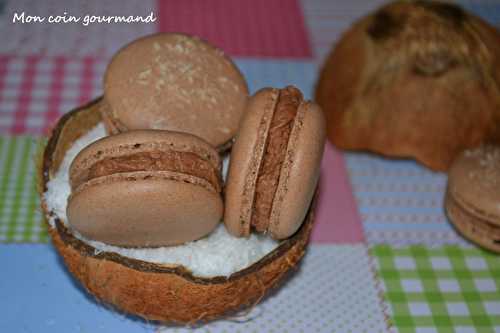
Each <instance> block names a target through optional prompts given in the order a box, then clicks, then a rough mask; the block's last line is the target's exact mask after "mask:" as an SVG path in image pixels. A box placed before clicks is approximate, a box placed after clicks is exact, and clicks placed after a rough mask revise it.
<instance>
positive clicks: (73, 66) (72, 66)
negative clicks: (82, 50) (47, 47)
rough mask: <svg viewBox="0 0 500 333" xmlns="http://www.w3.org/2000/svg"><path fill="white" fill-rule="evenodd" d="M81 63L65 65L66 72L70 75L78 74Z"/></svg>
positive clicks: (75, 62) (71, 62)
mask: <svg viewBox="0 0 500 333" xmlns="http://www.w3.org/2000/svg"><path fill="white" fill-rule="evenodd" d="M82 67H83V62H82V61H69V62H67V63H66V66H65V68H64V69H65V70H66V72H71V73H72V74H80V72H81V71H82Z"/></svg>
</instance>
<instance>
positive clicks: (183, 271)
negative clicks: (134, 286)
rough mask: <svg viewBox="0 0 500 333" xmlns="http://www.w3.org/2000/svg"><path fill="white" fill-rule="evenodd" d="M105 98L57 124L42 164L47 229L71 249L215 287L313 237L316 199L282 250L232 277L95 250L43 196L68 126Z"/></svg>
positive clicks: (61, 119)
mask: <svg viewBox="0 0 500 333" xmlns="http://www.w3.org/2000/svg"><path fill="white" fill-rule="evenodd" d="M102 99H103V96H100V97H97V98H96V99H94V100H92V101H90V102H88V103H86V104H84V105H81V106H78V107H76V108H75V109H72V110H71V111H69V112H67V113H66V114H64V115H63V116H62V117H61V118H60V119H59V120H58V121H57V123H56V125H55V127H54V128H53V130H52V132H51V134H50V137H49V140H48V142H47V144H46V146H45V148H44V149H43V154H42V163H41V167H40V177H39V181H40V183H41V184H40V185H41V186H40V187H39V188H40V192H41V193H40V196H41V206H42V211H43V213H44V217H45V222H46V224H47V227H48V228H51V229H55V231H56V232H57V233H58V235H59V237H60V238H61V240H62V241H63V242H64V244H66V245H68V246H71V247H72V248H74V249H75V250H77V251H78V252H79V253H81V254H82V255H84V256H86V257H92V258H95V259H100V260H109V261H112V262H115V263H117V264H120V265H123V266H125V267H127V268H129V269H133V270H137V271H140V272H146V273H162V274H174V275H176V276H181V277H182V278H184V279H185V280H187V281H189V282H192V283H196V284H202V285H213V284H223V283H227V282H233V281H235V280H238V279H240V278H243V277H245V276H247V275H249V274H251V273H254V272H257V271H259V270H260V269H262V268H263V267H265V266H267V265H269V264H271V263H272V262H273V261H274V260H275V259H278V258H280V257H281V256H283V255H284V254H286V253H287V252H288V250H289V249H291V248H292V247H293V246H294V245H295V244H296V243H297V242H298V241H299V240H301V239H302V238H303V237H304V236H305V237H309V232H310V230H309V229H310V224H312V223H313V220H314V218H313V217H314V206H315V201H316V200H315V199H313V200H312V202H311V204H310V206H309V208H308V211H307V213H306V216H305V218H304V222H303V223H302V225H301V227H300V228H299V229H298V230H297V232H296V233H295V234H293V235H292V236H291V237H290V238H287V239H286V240H284V241H282V242H281V243H280V244H279V245H278V247H276V248H275V249H274V250H272V251H271V252H269V253H268V254H266V255H265V256H264V257H262V258H261V259H260V260H258V261H257V262H255V263H253V264H252V265H250V266H248V267H246V268H244V269H242V270H239V271H237V272H235V273H233V274H231V275H229V276H214V277H200V276H195V275H194V274H193V273H192V272H191V271H190V270H188V269H187V268H185V267H184V266H182V265H175V266H173V265H172V266H168V265H166V264H157V263H152V262H147V261H143V260H139V259H132V258H128V257H125V256H122V255H120V254H117V253H114V252H106V251H100V250H97V249H96V248H94V247H93V246H91V245H89V244H87V243H85V242H84V241H82V240H80V239H78V238H76V237H75V236H74V235H73V234H72V233H71V232H70V230H69V229H68V228H67V227H66V226H65V225H64V224H63V222H62V221H61V219H60V218H59V217H58V216H56V215H55V213H54V212H53V211H49V210H48V209H47V206H46V204H45V199H44V197H43V193H45V192H46V191H47V183H48V181H49V180H50V170H51V168H52V164H53V160H52V155H53V153H54V151H55V149H56V147H57V144H58V142H59V139H60V136H61V133H62V131H63V129H64V127H65V125H66V123H67V122H68V121H69V120H70V119H71V118H72V117H74V116H75V115H77V114H78V113H80V112H83V111H86V110H88V109H89V108H90V107H92V106H94V105H96V104H98V103H99V102H101V101H102ZM48 217H53V218H54V222H55V223H54V225H55V226H52V225H50V224H49V223H48Z"/></svg>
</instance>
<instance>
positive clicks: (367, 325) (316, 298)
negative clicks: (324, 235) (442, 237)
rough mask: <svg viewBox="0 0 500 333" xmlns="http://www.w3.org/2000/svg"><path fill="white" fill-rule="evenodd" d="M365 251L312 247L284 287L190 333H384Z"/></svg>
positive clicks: (356, 247) (347, 247)
mask: <svg viewBox="0 0 500 333" xmlns="http://www.w3.org/2000/svg"><path fill="white" fill-rule="evenodd" d="M367 252H368V251H367V248H366V247H365V246H364V245H312V246H310V248H309V251H308V253H307V255H306V256H305V258H304V261H303V264H302V265H301V266H300V268H299V269H298V270H297V271H296V272H295V273H294V274H292V275H291V276H290V277H289V279H288V280H287V281H286V285H284V286H283V288H280V289H279V290H278V291H277V292H275V293H274V294H272V295H271V296H269V297H268V298H267V299H266V300H265V301H263V302H262V303H261V304H260V305H258V306H256V307H255V308H254V309H253V310H252V311H251V312H250V313H249V314H247V315H246V316H244V317H242V318H239V321H240V322H232V321H228V320H225V321H217V322H214V323H210V324H208V325H207V326H204V327H203V328H199V329H196V330H194V331H195V332H346V333H347V332H352V333H378V332H381V333H382V332H387V330H388V328H387V321H386V320H385V318H384V315H383V311H382V306H381V304H380V299H379V294H378V290H377V286H376V284H375V280H374V278H373V274H374V273H373V271H372V270H371V268H370V267H371V264H370V257H369V256H368V253H367ZM245 320H246V321H245ZM234 321H237V319H236V318H235V319H234ZM159 331H160V332H162V333H163V332H165V333H166V332H170V330H169V329H166V328H160V329H159ZM174 332H193V330H191V329H177V330H174Z"/></svg>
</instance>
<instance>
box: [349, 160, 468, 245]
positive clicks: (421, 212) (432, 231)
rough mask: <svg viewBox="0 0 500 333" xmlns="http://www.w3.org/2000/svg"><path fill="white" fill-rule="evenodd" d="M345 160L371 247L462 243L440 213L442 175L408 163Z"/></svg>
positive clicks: (444, 184)
mask: <svg viewBox="0 0 500 333" xmlns="http://www.w3.org/2000/svg"><path fill="white" fill-rule="evenodd" d="M345 156H346V165H347V170H348V172H349V176H350V179H351V184H352V188H353V193H354V196H355V197H356V201H357V203H358V210H359V213H360V215H361V220H362V222H363V227H364V231H365V236H366V239H367V241H368V242H369V243H370V244H392V245H410V244H425V245H427V246H436V245H441V244H462V245H466V244H467V242H466V241H465V240H464V239H463V238H462V237H461V236H460V235H459V234H458V233H457V232H456V231H455V230H454V229H453V227H452V226H451V224H450V223H449V222H448V220H447V218H446V216H445V213H444V209H443V200H444V193H445V190H446V179H447V178H446V175H445V174H444V173H437V172H432V171H430V170H429V169H426V168H424V167H423V166H421V165H418V164H417V163H416V162H414V161H410V160H391V159H384V158H381V157H378V156H373V155H368V154H361V153H347V154H345Z"/></svg>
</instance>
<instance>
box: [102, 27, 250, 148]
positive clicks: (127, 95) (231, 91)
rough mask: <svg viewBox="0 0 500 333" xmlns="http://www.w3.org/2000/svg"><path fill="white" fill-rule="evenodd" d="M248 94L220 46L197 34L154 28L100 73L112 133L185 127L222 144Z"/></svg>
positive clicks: (229, 140)
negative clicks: (154, 32) (168, 31)
mask: <svg viewBox="0 0 500 333" xmlns="http://www.w3.org/2000/svg"><path fill="white" fill-rule="evenodd" d="M247 97H248V88H247V84H246V81H245V79H244V77H243V75H242V74H241V73H240V71H239V70H238V68H237V67H236V65H235V64H234V63H233V62H232V61H231V59H230V58H229V57H227V56H226V55H224V53H223V51H221V50H220V49H218V48H216V47H215V46H212V45H210V44H209V43H207V42H205V41H203V40H201V39H199V38H197V37H193V36H188V35H184V34H178V33H158V34H154V35H150V36H147V37H143V38H140V39H137V40H135V41H133V42H131V43H130V44H128V45H126V46H125V47H123V48H122V49H121V50H119V51H118V52H117V53H116V55H115V56H114V57H113V58H112V60H111V62H110V63H109V65H108V67H107V69H106V73H105V76H104V98H105V100H106V103H107V106H108V107H106V108H103V118H104V121H105V123H106V127H107V128H108V130H110V132H111V133H118V132H124V131H127V130H134V129H162V130H171V131H178V132H186V133H190V134H194V135H196V136H199V137H201V138H203V139H204V140H205V141H207V142H209V143H210V144H211V145H213V146H214V147H217V148H218V149H219V150H224V149H225V148H227V147H228V146H230V145H231V143H232V139H233V137H234V136H235V135H236V131H237V129H238V124H239V122H240V120H241V117H242V115H243V112H244V109H245V104H246V100H247Z"/></svg>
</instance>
